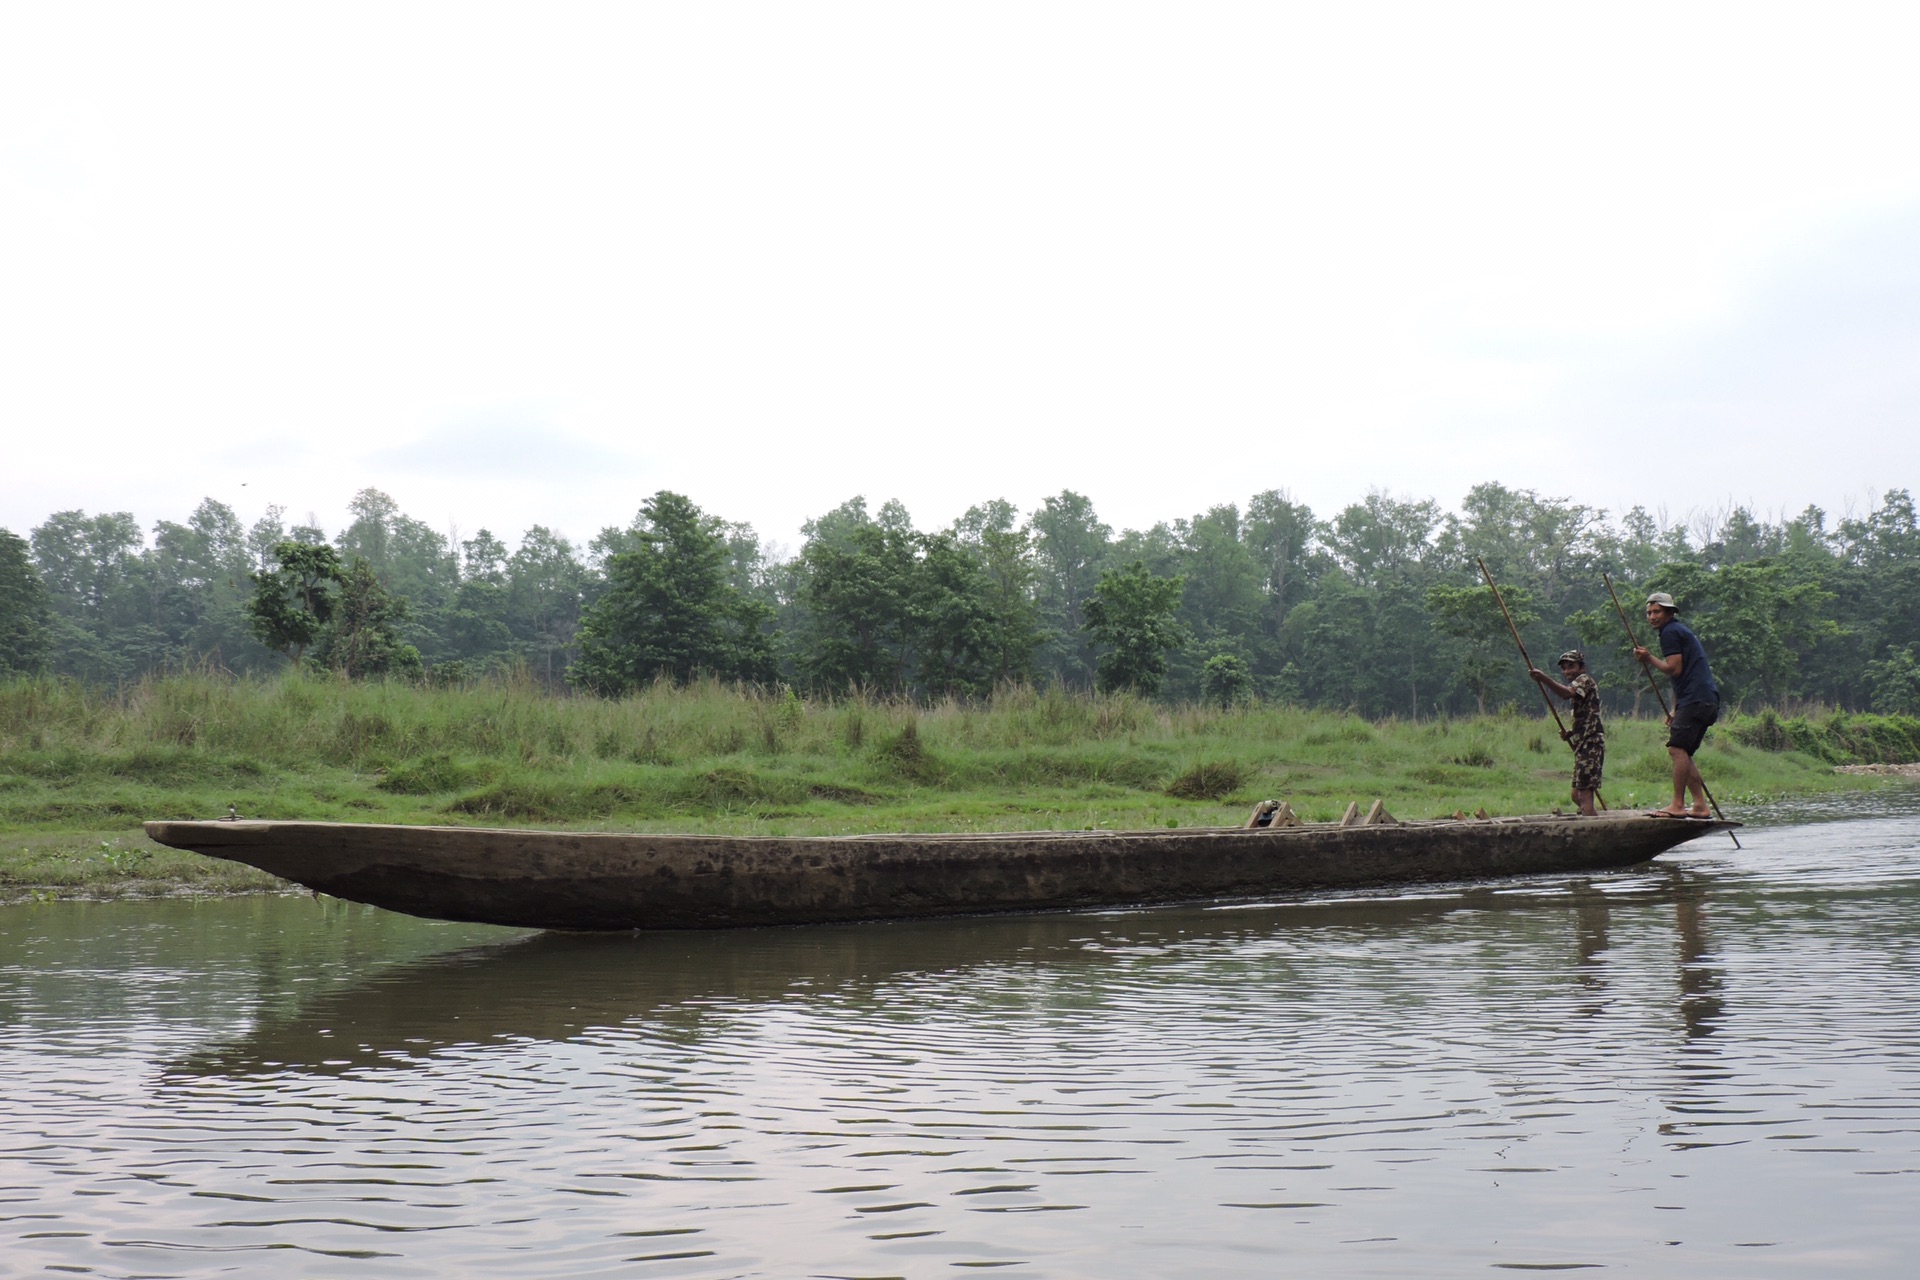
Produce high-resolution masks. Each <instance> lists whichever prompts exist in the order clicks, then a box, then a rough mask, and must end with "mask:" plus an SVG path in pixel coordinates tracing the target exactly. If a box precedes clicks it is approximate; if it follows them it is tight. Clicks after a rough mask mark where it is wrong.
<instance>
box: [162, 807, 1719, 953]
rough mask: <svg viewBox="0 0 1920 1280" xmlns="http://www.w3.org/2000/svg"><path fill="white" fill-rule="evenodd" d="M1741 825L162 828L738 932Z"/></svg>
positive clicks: (460, 898)
mask: <svg viewBox="0 0 1920 1280" xmlns="http://www.w3.org/2000/svg"><path fill="white" fill-rule="evenodd" d="M1737 825H1739V824H1737V823H1725V822H1704V821H1676V820H1674V819H1671V818H1652V817H1647V816H1644V815H1640V814H1613V815H1605V816H1601V817H1597V818H1574V817H1559V816H1553V817H1528V818H1497V819H1490V820H1473V819H1469V820H1465V821H1455V820H1442V821H1438V822H1389V823H1386V824H1382V825H1372V826H1368V825H1337V824H1332V823H1325V824H1322V823H1309V824H1303V825H1299V826H1290V827H1269V828H1264V829H1253V830H1247V829H1244V828H1238V827H1223V828H1189V829H1185V830H1165V831H1027V832H981V833H970V834H966V835H861V836H796V837H773V836H744V837H743V836H683V835H646V834H628V833H615V832H585V831H525V830H488V829H482V828H473V827H405V826H380V825H374V824H356V823H333V822H252V821H246V820H241V821H231V820H229V821H215V822H149V823H147V824H146V828H147V834H148V835H149V836H151V837H152V838H153V839H154V840H156V841H158V842H159V843H161V844H165V845H172V846H173V847H174V848H176V849H192V850H194V851H195V852H197V853H205V854H211V855H213V856H214V857H217V858H227V859H231V860H232V861H234V862H244V863H246V864H248V865H249V866H254V867H258V868H260V869H261V870H262V871H268V872H271V873H272V874H274V875H276V876H280V877H281V878H283V879H286V880H292V881H294V882H296V883H298V884H302V885H305V886H306V887H307V888H309V889H313V890H316V891H318V892H320V893H326V894H331V895H333V896H334V897H337V898H348V899H351V900H353V901H355V902H365V903H370V904H372V905H373V906H376V907H386V908H388V909H390V910H394V911H404V912H406V913H408V914H409V915H416V916H426V917H428V918H430V919H437V920H465V921H474V922H479V923H484V924H506V925H522V926H526V927H529V928H536V929H724V928H732V927H736V926H741V925H770V924H813V923H818V922H822V921H830V920H880V919H889V918H900V917H905V916H943V915H965V914H971V913H978V912H996V911H1055V910H1064V909H1070V908H1075V907H1107V906H1124V905H1133V904H1142V903H1157V902H1193V901H1205V900H1211V899H1222V898H1255V897H1263V896H1269V895H1273V894H1284V893H1299V892H1305V891H1310V890H1321V889H1348V888H1358V887H1364V886H1369V885H1390V884H1413V883H1423V882H1425V883H1433V882H1447V881H1459V880H1477V879H1483V878H1487V877H1497V876H1527V875H1555V874H1569V873H1579V872H1587V871H1603V870H1607V869H1610V868H1615V867H1626V866H1632V865H1633V864H1635V863H1638V862H1645V861H1646V860H1647V859H1649V858H1652V857H1655V856H1657V855H1659V854H1661V853H1663V852H1665V851H1666V850H1668V849H1671V848H1673V847H1674V846H1675V845H1677V844H1680V843H1682V842H1684V841H1687V840H1692V839H1694V838H1696V837H1698V836H1702V835H1706V834H1707V833H1709V832H1712V831H1719V830H1724V829H1725V828H1727V827H1729V826H1737Z"/></svg>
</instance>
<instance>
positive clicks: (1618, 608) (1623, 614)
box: [1600, 573, 1741, 849]
mask: <svg viewBox="0 0 1920 1280" xmlns="http://www.w3.org/2000/svg"><path fill="white" fill-rule="evenodd" d="M1600 580H1601V581H1602V582H1604V583H1606V584H1607V594H1608V595H1609V596H1611V597H1613V611H1614V612H1615V613H1617V614H1619V615H1620V625H1621V626H1623V627H1625V628H1626V629H1627V643H1628V644H1630V645H1632V646H1633V647H1634V648H1636V649H1638V648H1640V647H1642V646H1641V644H1640V637H1639V636H1637V635H1635V634H1634V631H1633V623H1632V622H1631V621H1630V620H1629V619H1628V618H1627V610H1626V606H1624V605H1622V604H1621V603H1620V593H1619V592H1618V591H1615V590H1614V589H1613V575H1612V574H1610V573H1602V574H1601V575H1600ZM1640 669H1641V671H1643V672H1645V673H1646V677H1647V683H1648V684H1649V685H1652V686H1653V696H1654V697H1656V698H1658V699H1659V700H1660V711H1661V714H1663V715H1665V716H1668V717H1671V716H1672V715H1673V711H1672V709H1671V708H1669V707H1668V706H1667V695H1666V694H1665V693H1664V692H1663V691H1662V690H1661V688H1660V682H1659V681H1658V680H1655V679H1654V678H1653V669H1652V668H1651V667H1648V666H1646V665H1645V664H1642V666H1641V668H1640ZM1700 789H1701V790H1702V791H1705V792H1706V793H1707V803H1708V804H1710V805H1712V806H1713V816H1714V817H1716V818H1718V819H1720V821H1722V822H1725V821H1726V820H1727V815H1726V814H1724V813H1722V812H1720V802H1719V801H1718V800H1715V799H1714V798H1713V792H1712V791H1711V790H1710V789H1709V788H1708V786H1707V780H1706V779H1705V778H1701V779H1700ZM1727 838H1728V839H1730V840H1732V841H1733V847H1734V848H1736V849H1738V848H1740V847H1741V846H1740V837H1739V836H1736V835H1734V834H1733V832H1731V831H1729V832H1727Z"/></svg>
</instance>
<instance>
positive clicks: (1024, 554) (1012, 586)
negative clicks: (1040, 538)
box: [954, 499, 1046, 688]
mask: <svg viewBox="0 0 1920 1280" xmlns="http://www.w3.org/2000/svg"><path fill="white" fill-rule="evenodd" d="M1018 521H1019V513H1018V512H1017V511H1015V509H1014V507H1013V504H1012V503H1010V502H1007V501H1005V500H1001V499H997V500H995V501H993V502H989V503H985V504H983V505H981V506H977V507H972V508H969V509H968V511H967V513H966V515H964V516H962V517H961V518H960V519H959V520H957V521H955V522H954V534H955V536H956V537H957V538H958V539H959V542H960V544H961V545H962V546H964V547H966V548H967V549H968V550H970V551H971V552H972V553H973V555H974V557H975V559H977V560H978V561H979V564H980V568H981V571H982V573H983V575H984V576H983V580H982V582H981V583H980V585H979V587H978V594H979V597H980V602H981V606H982V608H983V609H984V611H985V614H986V617H985V635H984V639H983V641H982V644H983V649H984V656H985V678H984V680H983V682H982V683H983V684H985V685H986V686H987V687H988V688H991V687H993V686H995V685H998V684H1000V683H1001V682H1002V681H1007V680H1026V679H1028V678H1030V677H1031V676H1032V674H1033V658H1034V651H1035V650H1036V649H1037V648H1038V647H1039V646H1040V643H1041V641H1042V640H1043V639H1044V638H1045V634H1046V633H1045V630H1044V629H1043V627H1042V625H1041V621H1040V607H1039V603H1038V601H1037V600H1036V599H1035V592H1036V588H1037V586H1038V583H1039V579H1040V569H1039V565H1038V564H1037V563H1036V562H1035V559H1034V555H1033V535H1032V532H1031V531H1030V530H1028V529H1022V528H1018V527H1016V526H1017V524H1018Z"/></svg>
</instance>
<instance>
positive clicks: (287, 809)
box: [0, 673, 1846, 833]
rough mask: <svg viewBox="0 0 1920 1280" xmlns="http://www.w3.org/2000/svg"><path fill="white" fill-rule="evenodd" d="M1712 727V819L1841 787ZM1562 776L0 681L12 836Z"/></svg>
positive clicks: (976, 718)
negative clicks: (1754, 800)
mask: <svg viewBox="0 0 1920 1280" xmlns="http://www.w3.org/2000/svg"><path fill="white" fill-rule="evenodd" d="M1738 737H1739V735H1738V734H1729V733H1721V734H1718V735H1716V737H1715V738H1714V739H1713V740H1711V741H1710V745H1709V748H1708V749H1707V751H1706V752H1704V753H1703V754H1702V757H1701V760H1702V765H1703V768H1704V769H1705V770H1706V771H1707V772H1708V775H1709V780H1710V782H1711V783H1712V784H1713V785H1714V787H1715V790H1716V793H1718V794H1719V795H1720V796H1721V798H1722V800H1723V801H1726V800H1727V799H1729V797H1735V796H1746V797H1754V796H1762V795H1768V794H1779V793H1783V792H1787V791H1804V790H1809V789H1816V788H1821V787H1828V786H1835V785H1846V784H1845V783H1843V782H1842V781H1839V780H1835V779H1834V778H1833V776H1832V773H1831V769H1830V767H1829V764H1828V763H1827V762H1825V761H1823V760H1819V759H1816V758H1814V757H1813V756H1812V755H1809V754H1807V753H1805V752H1798V751H1793V750H1788V751H1784V752H1774V751H1768V750H1763V749H1761V748H1759V747H1755V746H1749V745H1744V744H1742V743H1741V742H1740V741H1738ZM1661 741H1662V730H1661V729H1660V727H1659V725H1658V724H1657V723H1654V722H1651V721H1624V722H1622V721H1615V722H1614V723H1613V725H1612V726H1611V745H1610V750H1609V760H1608V783H1607V787H1606V792H1605V794H1606V795H1607V797H1608V798H1609V799H1610V800H1612V801H1614V803H1615V804H1616V805H1619V804H1632V803H1638V804H1646V803H1650V802H1653V801H1656V800H1659V801H1664V799H1665V786H1664V784H1665V781H1666V779H1667V776H1668V765H1667V759H1666V753H1665V751H1664V749H1663V748H1662V747H1661V745H1660V744H1661ZM1568 770H1569V761H1568V758H1567V753H1566V751H1565V749H1564V748H1563V747H1562V746H1561V744H1560V743H1559V741H1558V740H1557V739H1556V738H1555V737H1554V735H1553V733H1552V730H1551V727H1550V725H1548V724H1547V723H1546V722H1544V721H1541V720H1538V719H1530V718H1527V717H1523V716H1504V717H1485V718H1478V719H1468V720H1455V721H1422V722H1402V721H1387V722H1382V723H1368V722H1366V721H1363V720H1360V719H1358V718H1357V717H1354V716H1350V715H1343V714H1340V713H1336V712H1327V711H1312V710H1305V709H1300V708H1293V707H1280V706H1263V707H1241V708H1234V709H1229V710H1221V709H1217V708H1212V707H1204V706H1192V705H1181V706H1167V705H1161V704H1157V703H1153V702H1149V701H1145V700H1142V699H1139V698H1135V697H1131V696H1127V695H1094V694H1084V693H1074V692H1070V691H1066V690H1062V689H1058V688H1054V689H1048V690H1036V689H1033V688H1030V687H1026V686H1008V687H1005V688H1003V689H1001V690H1000V691H999V692H998V693H996V694H995V696H994V697H993V698H992V699H991V700H989V701H987V702H985V703H979V704H973V703H961V702H953V701H949V702H945V703H940V704H937V705H932V706H926V705H914V704H911V703H908V702H902V701H897V700H891V699H886V698H875V697H865V696H858V695H855V696H851V697H844V698H833V699H822V698H806V697H801V696H798V695H796V694H795V693H793V692H791V691H789V690H787V689H785V688H770V689H769V688H753V687H741V686H734V685H726V684H720V683H716V682H703V683H696V684H693V685H690V686H685V687H676V686H673V685H671V684H665V683H662V684H657V685H655V686H653V687H651V688H648V689H645V690H643V691H641V692H639V693H637V694H634V695H632V696H630V697H627V698H624V699H621V700H618V701H610V700H603V699H598V698H592V697H574V696H567V695H564V694H555V693H553V692H550V691H549V690H547V689H546V688H544V687H542V686H540V685H539V684H537V683H535V682H534V681H532V680H529V679H524V678H514V677H511V676H508V677H502V678H498V679H493V680H486V681H481V682H478V683H474V684H471V685H468V686H465V687H453V688H429V687H421V686H416V685H409V684H399V683H392V684H384V683H377V682H375V683H355V682H351V681H347V680H344V679H335V678H329V677H324V676H309V675H302V674H297V673H296V674H289V675H286V676H283V677H277V678H262V679H235V678H231V677H225V676H219V675H214V674H208V673H188V674H173V675H162V676H154V677H150V678H147V679H144V680H141V681H139V682H137V683H134V684H130V685H127V686H125V687H123V688H121V689H118V690H113V691H101V690H97V689H89V688H87V687H85V686H81V685H78V684H73V683H69V682H64V681H57V680H14V681H11V682H8V683H0V829H5V830H30V829H38V830H61V829H65V830H88V831H104V830H117V829H125V828H126V827H129V826H131V825H133V823H134V822H136V821H137V820H139V819H141V818H149V817H178V816H199V817H208V816H215V815H218V814H223V813H225V812H226V809H227V806H228V805H229V804H232V805H234V806H236V807H237V808H238V809H239V810H240V811H241V812H242V813H244V814H247V815H249V816H263V817H305V818H329V819H350V820H378V821H402V822H480V823H499V822H540V823H553V824H569V823H575V824H577V823H591V824H594V825H597V826H614V827H625V828H677V829H689V830H692V829H704V830H716V831H764V832H792V833H800V832H811V831H819V832H826V831H845V830H858V829H866V830H871V829H882V828H902V829H941V828H955V829H993V828H1009V827H1034V826H1044V827H1060V826H1148V825H1152V826H1160V825H1198V824H1217V823H1222V822H1230V821H1237V820H1238V819H1239V818H1240V817H1241V816H1242V814H1243V813H1244V811H1245V808H1246V807H1247V806H1248V805H1249V804H1251V803H1252V802H1253V801H1254V800H1257V799H1260V798H1263V797H1267V796H1274V797H1284V798H1286V799H1288V800H1290V801H1291V802H1292V803H1293V805H1294V807H1295V808H1296V810H1299V811H1300V812H1301V813H1302V814H1303V816H1306V817H1308V818H1329V817H1333V816H1336V815H1337V814H1338V813H1339V812H1340V811H1341V810H1342V809H1344V808H1345V806H1346V804H1347V802H1348V801H1349V800H1361V801H1366V800H1368V799H1371V798H1372V797H1376V796H1377V797H1382V798H1384V799H1385V800H1386V801H1387V805H1388V808H1389V809H1390V810H1392V811H1394V812H1395V813H1396V814H1398V815H1400V816H1403V817H1429V816H1436V815H1440V814H1445V813H1449V812H1452V811H1454V810H1456V809H1466V810H1472V809H1475V808H1479V807H1485V808H1487V809H1488V810H1489V811H1492V812H1507V813H1512V812H1528V811H1534V812H1537V811H1542V810H1545V809H1548V808H1550V807H1552V806H1554V805H1557V804H1565V803H1566V785H1567V783H1566V780H1567V775H1568Z"/></svg>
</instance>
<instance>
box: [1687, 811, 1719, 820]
mask: <svg viewBox="0 0 1920 1280" xmlns="http://www.w3.org/2000/svg"><path fill="white" fill-rule="evenodd" d="M1687 816H1688V817H1689V818H1711V817H1712V816H1713V810H1711V809H1689V810H1687Z"/></svg>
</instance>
